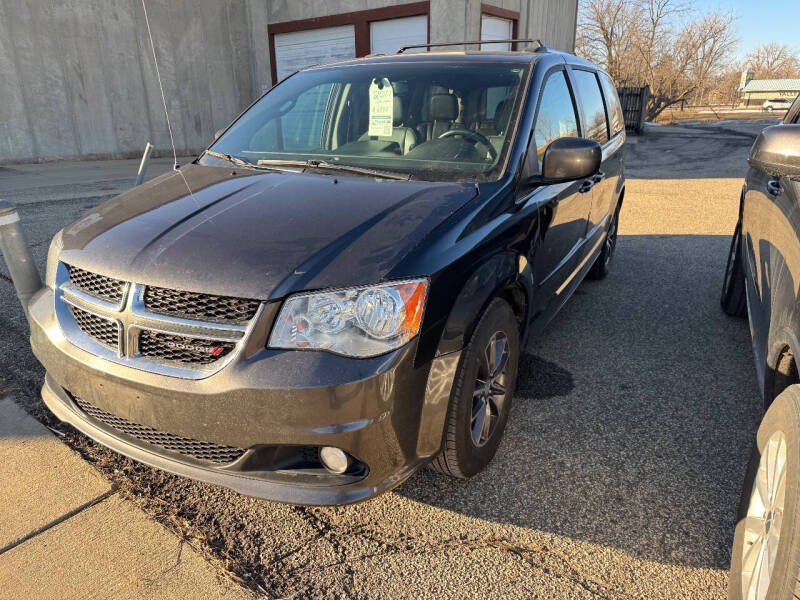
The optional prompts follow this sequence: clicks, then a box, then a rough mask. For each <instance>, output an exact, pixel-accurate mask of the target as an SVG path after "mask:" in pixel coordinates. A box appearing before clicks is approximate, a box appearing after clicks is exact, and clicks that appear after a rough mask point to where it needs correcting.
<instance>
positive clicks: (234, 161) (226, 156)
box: [206, 150, 275, 171]
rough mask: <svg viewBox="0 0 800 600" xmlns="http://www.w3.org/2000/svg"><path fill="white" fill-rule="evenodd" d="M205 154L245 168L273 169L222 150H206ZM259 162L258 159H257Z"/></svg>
mask: <svg viewBox="0 0 800 600" xmlns="http://www.w3.org/2000/svg"><path fill="white" fill-rule="evenodd" d="M206 154H208V155H209V156H213V157H215V158H221V159H222V160H226V161H228V162H229V163H231V164H232V165H236V166H237V167H244V168H246V169H256V170H260V171H264V170H267V171H274V170H275V169H269V168H268V167H265V166H261V165H256V164H253V163H251V162H249V161H246V160H244V159H242V158H239V157H238V156H234V155H233V154H225V153H223V152H215V151H214V150H206ZM259 162H260V161H259Z"/></svg>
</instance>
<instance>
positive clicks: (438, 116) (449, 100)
mask: <svg viewBox="0 0 800 600" xmlns="http://www.w3.org/2000/svg"><path fill="white" fill-rule="evenodd" d="M428 112H429V113H430V114H429V117H430V119H431V120H432V121H455V120H456V118H457V117H458V100H456V97H455V96H454V95H453V94H431V99H430V100H429V101H428Z"/></svg>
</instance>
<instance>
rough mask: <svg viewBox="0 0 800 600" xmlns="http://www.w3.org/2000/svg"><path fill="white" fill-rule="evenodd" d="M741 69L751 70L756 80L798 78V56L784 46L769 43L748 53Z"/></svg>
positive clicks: (799, 56) (799, 69)
mask: <svg viewBox="0 0 800 600" xmlns="http://www.w3.org/2000/svg"><path fill="white" fill-rule="evenodd" d="M743 67H744V68H751V69H753V70H754V71H755V72H756V77H757V78H758V79H789V78H795V77H800V54H798V52H797V51H795V50H792V48H790V47H789V46H787V45H786V44H777V43H775V42H770V43H768V44H762V45H761V46H758V47H757V48H754V49H753V50H752V51H750V53H748V55H747V56H746V57H745V59H744V65H743Z"/></svg>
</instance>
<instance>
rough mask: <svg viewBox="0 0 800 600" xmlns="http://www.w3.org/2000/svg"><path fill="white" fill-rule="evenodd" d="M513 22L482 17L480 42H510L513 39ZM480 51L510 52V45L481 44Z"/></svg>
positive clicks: (498, 18) (487, 16)
mask: <svg viewBox="0 0 800 600" xmlns="http://www.w3.org/2000/svg"><path fill="white" fill-rule="evenodd" d="M513 32H514V22H513V21H512V20H511V19H501V18H500V17H492V16H490V15H483V17H482V18H481V39H482V40H510V39H512V37H513ZM481 50H499V51H504V50H511V44H508V43H505V44H481Z"/></svg>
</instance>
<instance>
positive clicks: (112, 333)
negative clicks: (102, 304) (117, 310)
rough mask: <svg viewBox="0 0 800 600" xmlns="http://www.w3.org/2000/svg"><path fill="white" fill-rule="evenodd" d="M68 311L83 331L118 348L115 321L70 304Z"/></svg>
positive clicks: (106, 344) (105, 344)
mask: <svg viewBox="0 0 800 600" xmlns="http://www.w3.org/2000/svg"><path fill="white" fill-rule="evenodd" d="M69 311H70V312H71V313H72V317H73V318H74V319H75V322H76V323H77V324H78V327H79V328H80V330H81V331H82V332H83V333H85V334H86V335H88V336H89V337H90V338H92V339H94V340H95V341H97V342H100V343H101V344H103V345H104V346H108V347H109V348H112V349H113V350H117V349H118V348H119V325H117V323H116V322H115V321H110V320H108V319H104V318H102V317H98V316H97V315H93V314H92V313H90V312H86V311H85V310H81V309H80V308H76V307H75V306H72V305H71V304H70V305H69Z"/></svg>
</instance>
